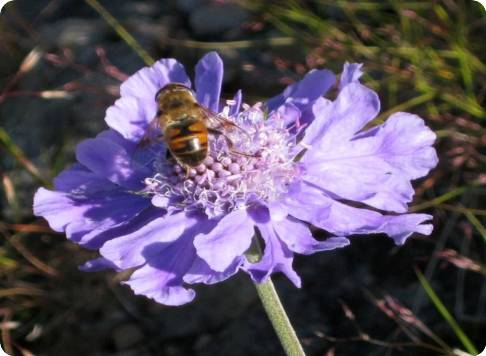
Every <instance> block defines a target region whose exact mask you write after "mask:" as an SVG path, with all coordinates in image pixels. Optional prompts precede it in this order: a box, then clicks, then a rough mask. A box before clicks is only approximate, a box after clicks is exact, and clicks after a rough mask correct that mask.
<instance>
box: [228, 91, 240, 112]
mask: <svg viewBox="0 0 486 356" xmlns="http://www.w3.org/2000/svg"><path fill="white" fill-rule="evenodd" d="M233 101H234V102H235V103H234V104H233V105H231V107H230V110H229V113H228V114H229V116H234V115H236V114H238V113H239V112H240V108H241V103H242V101H243V94H242V93H241V90H238V91H237V92H236V94H235V96H234V97H233Z"/></svg>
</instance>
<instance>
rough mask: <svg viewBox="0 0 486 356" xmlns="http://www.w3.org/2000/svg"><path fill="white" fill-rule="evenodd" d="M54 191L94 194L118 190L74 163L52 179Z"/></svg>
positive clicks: (113, 185)
mask: <svg viewBox="0 0 486 356" xmlns="http://www.w3.org/2000/svg"><path fill="white" fill-rule="evenodd" d="M54 189H55V190H57V191H61V192H65V193H69V192H72V191H76V192H90V194H95V193H96V192H99V191H109V190H115V189H118V186H117V185H116V184H114V183H112V182H110V181H109V180H107V179H106V178H104V177H100V176H98V175H96V174H95V173H93V172H91V171H90V170H89V169H87V168H86V167H84V166H83V165H81V164H79V163H76V164H74V165H73V166H72V167H70V168H68V169H66V170H64V171H62V172H61V173H60V174H59V175H58V176H57V177H56V178H54Z"/></svg>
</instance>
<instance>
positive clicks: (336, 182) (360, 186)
mask: <svg viewBox="0 0 486 356" xmlns="http://www.w3.org/2000/svg"><path fill="white" fill-rule="evenodd" d="M435 137H436V136H435V134H434V133H433V132H432V131H431V130H430V129H429V128H427V127H426V126H425V125H424V122H423V120H422V119H420V118H419V117H417V116H415V115H411V114H406V113H397V114H395V115H392V116H391V117H390V118H389V119H388V120H387V121H386V122H385V124H383V125H380V126H379V127H377V128H374V129H373V134H372V135H370V134H369V133H367V132H365V133H363V136H362V138H358V139H354V140H352V141H349V142H346V143H345V144H344V143H343V144H341V145H339V146H336V147H334V149H333V150H330V151H326V152H321V151H317V150H312V149H311V150H309V151H308V152H307V153H306V154H305V156H304V157H303V159H302V162H303V163H304V164H305V166H306V177H305V178H304V179H305V180H306V181H308V182H311V183H312V184H315V185H317V186H319V187H320V188H322V189H324V190H326V191H330V192H332V193H334V194H337V195H338V196H340V197H341V198H344V199H348V200H355V201H360V202H362V203H365V204H368V205H370V206H373V207H375V208H378V209H382V210H388V211H394V212H399V213H404V212H406V211H407V209H408V207H407V203H409V202H410V201H411V200H412V197H413V194H414V190H413V187H412V185H411V183H410V179H415V178H419V177H422V176H424V175H426V174H427V173H428V172H429V170H430V169H431V168H433V167H435V165H436V164H437V161H438V160H437V155H436V153H435V150H434V148H433V147H431V146H432V144H433V143H434V140H435Z"/></svg>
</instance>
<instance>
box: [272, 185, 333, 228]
mask: <svg viewBox="0 0 486 356" xmlns="http://www.w3.org/2000/svg"><path fill="white" fill-rule="evenodd" d="M281 204H282V205H283V206H284V208H283V207H280V209H282V211H287V212H288V213H289V214H290V215H292V216H294V217H296V218H297V219H299V220H302V221H306V222H308V223H310V224H312V225H315V226H319V225H320V224H321V221H324V220H326V219H327V217H328V215H329V207H330V205H331V203H330V202H329V201H328V200H325V199H323V198H322V193H321V192H320V191H319V190H318V189H315V188H312V187H310V186H309V185H307V184H303V183H301V182H298V183H296V184H293V185H291V186H290V187H289V189H288V193H287V195H285V196H284V197H283V198H282V202H281Z"/></svg>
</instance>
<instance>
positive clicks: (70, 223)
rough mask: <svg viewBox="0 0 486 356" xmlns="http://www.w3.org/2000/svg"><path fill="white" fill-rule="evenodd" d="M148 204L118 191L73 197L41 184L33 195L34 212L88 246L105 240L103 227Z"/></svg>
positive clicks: (138, 210) (120, 222) (125, 219)
mask: <svg viewBox="0 0 486 356" xmlns="http://www.w3.org/2000/svg"><path fill="white" fill-rule="evenodd" d="M149 205H150V201H149V200H147V199H145V198H143V197H140V196H134V195H132V194H128V193H124V192H120V191H110V192H104V193H101V192H97V194H96V196H84V197H76V196H73V195H70V194H68V193H64V192H56V191H50V190H47V189H44V188H40V189H39V190H38V191H37V193H36V194H35V196H34V214H35V215H36V216H42V217H44V218H45V219H46V220H47V221H48V223H49V226H50V227H51V228H52V229H53V230H54V231H58V232H66V235H67V238H68V239H70V240H73V241H74V242H76V243H78V244H81V245H84V246H85V247H87V248H98V247H99V246H100V245H101V244H102V243H104V241H105V239H104V238H102V236H104V235H103V233H104V232H105V231H107V230H109V229H112V228H114V227H117V226H119V225H120V224H124V223H125V222H127V221H129V220H130V219H132V218H133V217H135V216H136V215H137V214H139V213H140V212H141V211H142V210H144V209H145V208H146V207H148V206H149Z"/></svg>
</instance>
